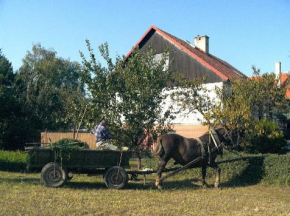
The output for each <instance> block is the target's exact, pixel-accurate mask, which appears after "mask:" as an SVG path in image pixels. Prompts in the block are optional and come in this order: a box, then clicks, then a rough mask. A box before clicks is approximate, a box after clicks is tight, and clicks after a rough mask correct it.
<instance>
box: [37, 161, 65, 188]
mask: <svg viewBox="0 0 290 216" xmlns="http://www.w3.org/2000/svg"><path fill="white" fill-rule="evenodd" d="M66 181H67V173H66V171H65V170H64V169H63V168H61V166H60V165H59V164H57V163H48V164H46V165H45V166H44V167H43V168H42V170H41V182H42V183H43V184H44V185H45V186H46V187H60V186H62V185H63V184H64V183H65V182H66Z"/></svg>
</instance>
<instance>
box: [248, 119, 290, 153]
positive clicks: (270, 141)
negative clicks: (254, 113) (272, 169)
mask: <svg viewBox="0 0 290 216" xmlns="http://www.w3.org/2000/svg"><path fill="white" fill-rule="evenodd" d="M286 144H287V143H286V140H285V138H284V134H283V131H282V130H281V129H280V128H279V127H278V126H277V124H276V123H275V122H274V121H272V120H268V119H262V120H260V121H258V122H257V124H256V125H255V128H253V129H252V132H251V134H250V139H249V141H248V143H247V144H246V145H245V147H246V150H247V151H249V152H251V153H262V154H265V153H285V147H286Z"/></svg>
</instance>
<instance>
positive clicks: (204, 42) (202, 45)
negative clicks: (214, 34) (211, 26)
mask: <svg viewBox="0 0 290 216" xmlns="http://www.w3.org/2000/svg"><path fill="white" fill-rule="evenodd" d="M194 45H195V47H196V48H199V49H201V50H202V51H204V52H205V53H206V54H208V53H209V37H208V36H206V35H204V36H199V35H198V36H197V37H195V38H194Z"/></svg>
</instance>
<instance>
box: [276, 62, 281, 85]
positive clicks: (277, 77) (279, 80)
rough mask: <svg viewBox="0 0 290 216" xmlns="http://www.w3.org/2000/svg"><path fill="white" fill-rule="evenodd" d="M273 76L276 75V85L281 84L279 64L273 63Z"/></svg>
mask: <svg viewBox="0 0 290 216" xmlns="http://www.w3.org/2000/svg"><path fill="white" fill-rule="evenodd" d="M275 74H276V79H277V81H278V84H280V82H281V75H282V73H281V62H276V63H275Z"/></svg>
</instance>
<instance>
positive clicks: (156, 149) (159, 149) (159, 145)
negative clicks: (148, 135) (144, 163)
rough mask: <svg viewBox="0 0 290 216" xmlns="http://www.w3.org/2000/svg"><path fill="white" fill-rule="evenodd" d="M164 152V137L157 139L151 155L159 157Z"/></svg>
mask: <svg viewBox="0 0 290 216" xmlns="http://www.w3.org/2000/svg"><path fill="white" fill-rule="evenodd" d="M162 152H163V145H162V136H159V137H157V140H156V142H154V143H153V146H152V150H151V153H152V154H153V155H154V156H159V155H161V154H162Z"/></svg>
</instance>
